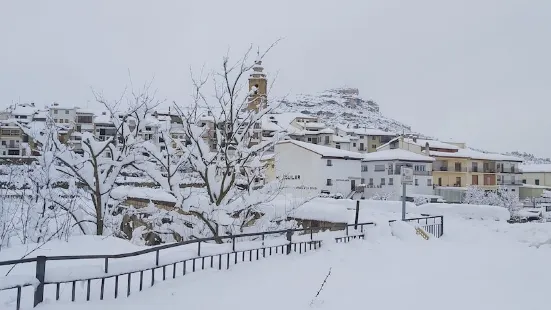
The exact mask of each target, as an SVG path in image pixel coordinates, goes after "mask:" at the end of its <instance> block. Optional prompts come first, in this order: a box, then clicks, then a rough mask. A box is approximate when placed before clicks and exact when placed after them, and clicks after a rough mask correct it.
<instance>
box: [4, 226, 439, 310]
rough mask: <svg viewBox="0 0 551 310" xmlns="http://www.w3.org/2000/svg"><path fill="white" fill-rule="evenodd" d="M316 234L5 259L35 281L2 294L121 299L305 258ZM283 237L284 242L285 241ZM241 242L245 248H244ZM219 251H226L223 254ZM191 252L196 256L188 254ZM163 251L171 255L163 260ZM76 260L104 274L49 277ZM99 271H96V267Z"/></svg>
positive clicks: (358, 232) (357, 234)
mask: <svg viewBox="0 0 551 310" xmlns="http://www.w3.org/2000/svg"><path fill="white" fill-rule="evenodd" d="M406 221H408V222H416V223H418V224H419V226H421V227H423V228H424V229H425V230H426V231H427V232H428V233H430V234H432V235H433V236H435V237H437V238H439V237H440V236H442V234H443V233H444V218H443V217H442V216H432V217H423V218H414V219H407V220H406ZM390 222H393V221H390ZM374 225H375V224H374V223H372V222H369V223H361V224H357V225H354V224H351V225H347V226H346V227H345V232H346V233H345V236H339V237H335V238H334V240H335V241H336V242H337V243H341V242H344V243H346V242H350V241H351V240H353V239H363V238H365V230H364V229H365V227H366V226H374ZM318 230H319V228H306V229H289V230H280V231H270V232H261V233H250V234H240V235H231V236H221V237H219V238H220V239H222V240H223V241H226V243H224V244H222V245H216V246H215V247H214V248H213V246H212V245H213V244H212V242H213V241H215V238H202V239H195V240H189V241H184V242H180V243H172V244H166V245H161V246H157V247H152V248H149V249H145V250H141V251H136V252H132V253H123V254H113V255H80V256H49V257H46V256H38V257H36V258H26V259H20V260H11V261H3V262H0V266H10V265H12V266H13V265H17V264H27V263H35V269H36V272H35V276H36V279H30V280H22V281H19V282H18V283H17V284H13V285H9V284H8V285H0V292H2V291H6V290H11V291H15V292H13V293H14V295H15V296H14V298H13V302H14V303H15V309H16V310H19V309H21V306H22V302H25V303H27V304H28V306H31V305H34V306H36V305H38V304H39V303H41V302H43V301H44V299H45V298H49V299H54V298H55V300H56V301H57V300H65V301H76V300H77V299H78V300H86V301H89V300H91V299H99V300H104V299H109V298H118V297H120V296H121V295H126V296H130V295H131V294H132V293H134V292H138V291H142V290H143V289H144V288H146V287H151V286H154V285H155V283H156V282H158V281H160V280H163V281H164V280H166V279H167V278H172V279H174V278H176V277H177V276H184V275H186V274H188V273H192V272H195V271H198V270H205V269H207V268H217V269H219V270H221V269H223V268H225V269H229V268H230V266H231V265H237V264H238V263H242V262H247V261H249V262H251V261H253V260H260V259H262V258H266V257H268V256H274V255H288V254H290V253H292V252H295V253H298V254H302V253H306V252H309V251H312V250H316V249H318V248H319V247H321V245H322V240H321V239H316V238H315V236H317V235H318V233H315V232H316V231H318ZM295 233H296V234H295ZM283 236H285V238H281V237H283ZM293 236H294V237H293ZM278 237H280V238H278ZM240 239H247V241H250V242H240V241H239V240H240ZM242 244H244V245H245V246H240V245H242ZM190 247H192V248H190ZM224 247H225V248H224ZM170 249H175V250H176V249H184V250H185V251H182V252H180V253H178V252H172V253H168V252H170ZM221 249H222V251H220V250H221ZM190 250H191V251H192V253H190ZM212 250H214V251H212ZM161 252H163V253H166V254H170V255H165V256H163V257H161ZM181 254H191V255H181ZM138 256H139V257H143V258H144V260H143V261H132V264H124V265H122V264H121V265H119V266H117V267H119V268H117V269H118V270H117V271H112V270H110V264H113V262H116V260H118V259H124V258H128V257H138ZM182 256H184V257H182ZM186 256H188V257H186ZM74 260H94V261H97V260H100V261H101V263H100V265H101V269H102V272H100V275H98V273H97V272H92V274H88V275H87V274H80V275H79V274H78V273H77V274H72V275H68V276H67V275H66V276H56V275H55V274H53V275H49V273H47V272H46V263H47V262H48V261H52V262H53V261H64V262H66V261H74ZM87 267H89V266H87ZM96 267H98V266H97V264H96ZM120 267H122V268H120ZM92 271H94V270H92ZM77 284H80V285H77ZM29 295H33V298H32V299H31V298H28V297H29ZM25 297H27V298H25ZM31 300H32V303H31Z"/></svg>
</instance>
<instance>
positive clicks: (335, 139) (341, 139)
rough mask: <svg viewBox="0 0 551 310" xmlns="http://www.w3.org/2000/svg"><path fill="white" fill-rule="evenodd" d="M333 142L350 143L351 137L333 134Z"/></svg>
mask: <svg viewBox="0 0 551 310" xmlns="http://www.w3.org/2000/svg"><path fill="white" fill-rule="evenodd" d="M333 142H335V143H350V137H348V136H347V137H341V136H337V135H333Z"/></svg>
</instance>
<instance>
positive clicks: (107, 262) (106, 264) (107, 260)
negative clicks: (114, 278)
mask: <svg viewBox="0 0 551 310" xmlns="http://www.w3.org/2000/svg"><path fill="white" fill-rule="evenodd" d="M104 271H105V273H108V272H109V258H107V257H106V258H105V263H104Z"/></svg>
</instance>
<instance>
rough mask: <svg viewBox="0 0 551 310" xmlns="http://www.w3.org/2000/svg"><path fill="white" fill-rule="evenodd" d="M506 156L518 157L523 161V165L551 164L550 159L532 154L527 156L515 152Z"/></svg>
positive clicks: (523, 153) (524, 153)
mask: <svg viewBox="0 0 551 310" xmlns="http://www.w3.org/2000/svg"><path fill="white" fill-rule="evenodd" d="M506 155H512V156H516V157H520V158H522V159H524V163H525V164H551V158H541V157H536V156H535V155H534V154H529V153H526V152H518V151H515V152H510V153H507V154H506Z"/></svg>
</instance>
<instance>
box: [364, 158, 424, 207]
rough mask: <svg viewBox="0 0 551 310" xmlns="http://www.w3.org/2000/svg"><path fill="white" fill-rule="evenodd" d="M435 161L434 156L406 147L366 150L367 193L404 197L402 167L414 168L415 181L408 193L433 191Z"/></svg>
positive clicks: (409, 187) (365, 173)
mask: <svg viewBox="0 0 551 310" xmlns="http://www.w3.org/2000/svg"><path fill="white" fill-rule="evenodd" d="M433 161H434V158H432V157H429V156H425V155H422V154H416V153H413V152H410V151H406V150H402V149H392V150H383V151H378V152H374V153H368V154H365V155H364V158H363V160H362V182H363V184H365V185H366V186H365V189H364V197H365V198H371V197H373V196H377V195H379V196H389V197H392V198H399V197H401V196H402V185H401V171H402V167H409V168H412V169H413V175H414V183H413V185H408V186H407V188H406V190H407V195H408V197H410V198H412V197H415V196H431V195H433V184H432V162H433Z"/></svg>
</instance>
